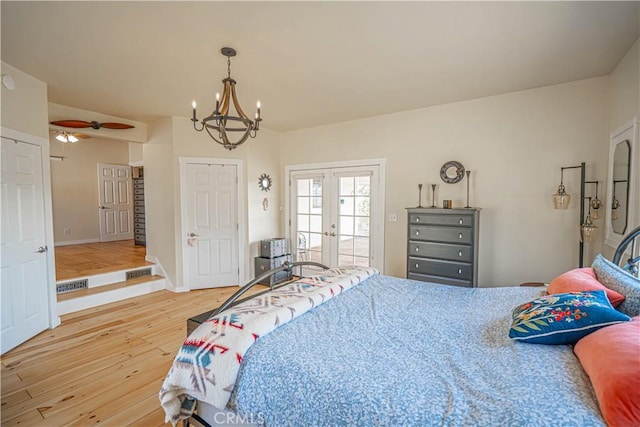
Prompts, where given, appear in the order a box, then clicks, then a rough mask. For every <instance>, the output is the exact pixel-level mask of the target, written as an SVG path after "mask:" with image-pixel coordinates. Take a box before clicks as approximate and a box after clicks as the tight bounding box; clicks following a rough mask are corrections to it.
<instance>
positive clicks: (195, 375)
mask: <svg viewBox="0 0 640 427" xmlns="http://www.w3.org/2000/svg"><path fill="white" fill-rule="evenodd" d="M377 273H378V271H377V270H376V269H374V268H333V269H331V270H328V271H326V272H323V273H322V274H321V275H317V276H311V277H305V278H302V279H300V280H298V281H296V282H293V283H291V284H288V285H285V286H283V287H281V288H278V289H276V290H275V291H273V292H269V293H267V294H264V295H261V296H259V297H256V298H252V299H250V300H248V301H245V302H244V303H242V304H239V305H237V306H235V307H232V308H230V309H228V310H225V311H224V312H222V313H221V314H219V315H216V316H214V317H212V318H210V319H208V320H206V321H205V322H203V323H202V325H200V326H199V327H198V328H197V329H196V330H195V331H193V333H192V334H191V335H190V336H189V338H187V340H186V341H185V342H184V344H183V345H182V347H181V348H180V350H179V351H178V354H177V356H176V358H175V360H174V362H173V366H172V367H171V370H170V371H169V373H168V374H167V377H166V378H165V380H164V383H163V384H162V388H161V389H160V403H161V404H162V407H163V408H164V411H165V414H166V420H165V421H166V422H171V423H173V424H174V425H175V424H176V423H177V422H178V421H179V420H181V419H184V418H187V417H189V416H190V415H191V414H192V413H193V409H194V405H193V401H194V399H197V400H201V401H204V402H207V403H209V404H211V405H213V406H215V407H217V408H221V409H223V408H225V407H226V405H227V402H228V401H229V397H230V396H231V393H232V392H233V388H234V385H235V382H236V377H237V375H238V370H239V368H240V363H241V362H242V357H243V356H244V355H245V353H246V352H247V350H248V349H249V347H251V345H252V344H253V343H254V342H256V341H257V340H258V339H259V338H260V337H262V336H264V335H266V334H268V333H269V332H271V331H273V330H274V329H276V328H277V327H279V326H281V325H284V324H285V323H287V322H289V321H290V320H292V319H295V318H296V317H298V316H300V315H301V314H304V313H306V312H307V311H309V310H311V309H312V308H314V307H315V306H318V305H320V304H322V303H324V302H326V301H328V300H330V299H331V298H333V297H335V296H336V295H339V294H341V293H342V292H344V291H346V290H347V289H350V288H352V287H353V286H355V285H357V284H359V283H361V282H362V281H364V280H366V279H367V278H369V277H370V276H372V275H374V274H377Z"/></svg>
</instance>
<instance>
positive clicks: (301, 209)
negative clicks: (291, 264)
mask: <svg viewBox="0 0 640 427" xmlns="http://www.w3.org/2000/svg"><path fill="white" fill-rule="evenodd" d="M296 188H297V193H296V197H297V200H296V207H297V209H298V211H297V215H296V216H295V218H296V221H297V223H296V230H297V238H296V254H295V255H296V261H316V262H322V178H299V179H296Z"/></svg>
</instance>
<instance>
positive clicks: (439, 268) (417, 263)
mask: <svg viewBox="0 0 640 427" xmlns="http://www.w3.org/2000/svg"><path fill="white" fill-rule="evenodd" d="M408 270H409V272H410V273H422V274H430V275H432V276H443V277H451V278H454V279H459V280H471V278H472V277H473V268H472V266H471V264H467V263H462V262H453V261H441V260H435V259H428V258H415V257H409V268H408Z"/></svg>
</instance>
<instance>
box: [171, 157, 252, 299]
mask: <svg viewBox="0 0 640 427" xmlns="http://www.w3.org/2000/svg"><path fill="white" fill-rule="evenodd" d="M178 162H179V165H180V171H179V172H180V218H179V219H178V221H179V222H180V227H176V229H178V231H177V234H178V235H177V236H176V241H177V242H179V243H178V244H176V248H177V250H178V252H179V253H178V259H179V260H180V261H179V262H177V268H178V269H179V270H182V272H180V271H178V272H177V274H176V277H178V278H182V283H177V286H176V289H175V291H176V292H185V291H189V290H190V286H188V283H189V262H188V259H187V258H186V257H185V256H184V254H185V253H187V250H188V244H187V232H188V230H187V224H186V218H187V165H188V164H202V165H208V164H217V165H229V166H235V167H236V171H237V173H238V182H237V184H236V187H237V188H236V191H237V195H238V201H237V203H238V206H237V207H238V254H237V255H238V270H240V272H239V274H238V286H241V285H242V284H244V282H245V280H246V272H245V268H246V265H247V263H246V258H247V256H248V245H247V244H246V238H245V236H246V235H247V234H246V233H247V232H246V230H247V211H246V209H245V192H244V181H245V179H244V169H243V164H244V161H243V160H241V159H218V158H212V157H179V158H178Z"/></svg>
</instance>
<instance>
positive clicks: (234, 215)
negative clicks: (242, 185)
mask: <svg viewBox="0 0 640 427" xmlns="http://www.w3.org/2000/svg"><path fill="white" fill-rule="evenodd" d="M186 182H187V185H186V200H187V206H186V212H185V213H186V230H187V235H186V236H185V238H186V240H187V244H186V246H185V247H186V253H185V254H184V255H183V256H185V257H187V265H188V270H189V272H188V280H189V288H191V289H200V288H211V287H218V286H231V285H238V284H239V279H240V277H239V276H240V270H239V259H238V242H239V237H238V234H239V220H238V184H237V183H238V168H237V167H236V166H235V165H230V164H201V163H187V165H186Z"/></svg>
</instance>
